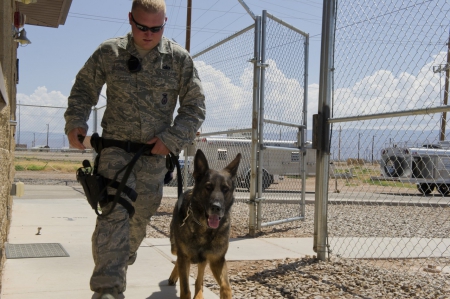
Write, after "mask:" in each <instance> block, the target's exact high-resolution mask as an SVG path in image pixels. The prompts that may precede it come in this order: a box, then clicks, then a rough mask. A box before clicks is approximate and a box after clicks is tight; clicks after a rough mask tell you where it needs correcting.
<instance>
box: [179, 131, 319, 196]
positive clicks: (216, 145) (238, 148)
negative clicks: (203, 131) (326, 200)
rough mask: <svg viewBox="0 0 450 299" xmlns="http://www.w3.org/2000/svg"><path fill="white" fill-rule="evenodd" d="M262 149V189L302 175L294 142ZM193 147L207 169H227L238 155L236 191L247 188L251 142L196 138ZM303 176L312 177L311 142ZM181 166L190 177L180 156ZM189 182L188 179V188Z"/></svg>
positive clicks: (313, 157)
mask: <svg viewBox="0 0 450 299" xmlns="http://www.w3.org/2000/svg"><path fill="white" fill-rule="evenodd" d="M264 146H266V147H267V148H265V149H264V150H263V151H262V165H263V169H262V171H263V189H266V188H268V187H269V186H270V185H271V184H274V183H279V182H280V181H281V180H283V179H284V177H285V176H300V175H301V169H302V168H301V166H302V165H301V162H302V160H301V158H302V154H301V152H300V149H299V146H298V144H297V142H294V141H278V140H268V141H264ZM195 147H196V148H197V149H201V150H202V151H203V152H204V154H205V156H206V158H207V159H208V163H209V167H211V168H213V169H222V168H224V167H225V166H226V165H228V164H229V163H230V162H231V161H232V160H233V159H234V158H235V157H236V155H237V154H238V153H241V155H242V159H241V163H240V165H239V170H238V173H237V175H236V177H237V184H238V187H241V188H249V187H250V160H251V154H250V153H251V140H250V139H247V138H230V137H199V138H197V139H196V140H195ZM305 148H306V155H305V159H306V175H315V171H316V167H315V164H316V152H315V150H314V149H312V147H311V142H306V144H305ZM184 159H185V161H187V162H185V161H183V165H185V164H186V163H187V164H188V167H189V168H188V173H192V171H193V169H192V167H191V166H190V164H191V161H192V158H185V157H181V156H180V160H184ZM190 181H191V180H189V179H188V184H189V182H190Z"/></svg>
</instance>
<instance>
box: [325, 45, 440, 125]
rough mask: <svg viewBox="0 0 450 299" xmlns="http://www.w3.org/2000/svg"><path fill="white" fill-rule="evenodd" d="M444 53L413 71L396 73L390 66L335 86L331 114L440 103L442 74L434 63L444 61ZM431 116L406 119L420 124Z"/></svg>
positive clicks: (396, 109) (422, 106) (409, 107)
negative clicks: (348, 85) (347, 85)
mask: <svg viewBox="0 0 450 299" xmlns="http://www.w3.org/2000/svg"><path fill="white" fill-rule="evenodd" d="M445 57H446V53H445V52H441V53H439V54H438V55H435V56H433V57H431V60H430V62H428V63H427V64H426V65H424V66H423V67H422V68H421V69H420V70H419V71H418V73H417V74H416V75H414V74H409V73H406V72H403V73H400V74H398V75H397V76H396V75H395V74H394V73H392V72H391V71H389V70H377V71H375V72H373V74H372V75H370V76H368V77H365V78H363V79H362V80H360V81H358V82H357V83H356V84H355V85H354V86H352V87H347V88H340V89H337V90H336V91H335V93H334V101H335V105H334V116H335V117H344V116H356V115H367V114H374V113H387V112H395V111H404V110H411V109H422V108H427V107H435V106H440V105H442V103H441V101H442V96H441V94H442V87H443V79H442V74H439V73H434V72H433V66H435V65H437V64H440V63H443V61H445ZM433 118H436V115H429V116H425V117H422V116H420V117H414V116H412V117H409V123H410V125H411V126H421V127H422V128H423V125H424V124H428V122H430V121H432V119H433ZM372 123H374V121H372ZM355 124H357V123H356V122H355ZM416 128H417V127H416ZM404 129H407V128H404Z"/></svg>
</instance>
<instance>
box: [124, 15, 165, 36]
mask: <svg viewBox="0 0 450 299" xmlns="http://www.w3.org/2000/svg"><path fill="white" fill-rule="evenodd" d="M130 15H131V20H132V21H133V22H134V24H135V25H136V28H137V29H139V30H141V31H144V32H146V31H148V30H150V31H151V32H153V33H157V32H160V31H161V29H163V27H164V26H165V25H166V22H164V24H162V25H161V26H157V27H147V26H144V25H141V24H139V23H138V22H136V20H135V19H134V17H133V14H131V13H130Z"/></svg>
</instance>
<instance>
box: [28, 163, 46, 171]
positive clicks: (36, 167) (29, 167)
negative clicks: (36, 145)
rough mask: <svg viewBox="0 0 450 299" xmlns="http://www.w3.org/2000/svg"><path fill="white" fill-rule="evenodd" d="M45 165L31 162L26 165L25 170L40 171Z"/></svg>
mask: <svg viewBox="0 0 450 299" xmlns="http://www.w3.org/2000/svg"><path fill="white" fill-rule="evenodd" d="M46 166H47V164H45V165H44V166H38V165H34V164H31V165H30V166H28V167H27V170H31V171H41V170H44V169H45V167H46Z"/></svg>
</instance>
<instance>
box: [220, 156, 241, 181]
mask: <svg viewBox="0 0 450 299" xmlns="http://www.w3.org/2000/svg"><path fill="white" fill-rule="evenodd" d="M240 162H241V153H239V154H237V156H236V158H234V160H233V161H231V162H230V164H228V166H227V167H225V169H224V170H226V171H228V172H229V173H230V174H231V176H232V177H234V176H236V173H237V170H238V167H239V163H240Z"/></svg>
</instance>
